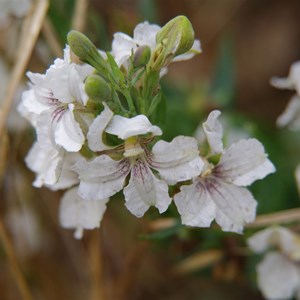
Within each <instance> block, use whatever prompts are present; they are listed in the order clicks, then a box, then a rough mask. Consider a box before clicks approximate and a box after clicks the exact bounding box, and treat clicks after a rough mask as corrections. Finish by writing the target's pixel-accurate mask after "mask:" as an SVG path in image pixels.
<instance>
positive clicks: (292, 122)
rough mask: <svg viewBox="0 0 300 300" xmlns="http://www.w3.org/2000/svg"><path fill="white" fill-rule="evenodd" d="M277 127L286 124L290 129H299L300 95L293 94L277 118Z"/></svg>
mask: <svg viewBox="0 0 300 300" xmlns="http://www.w3.org/2000/svg"><path fill="white" fill-rule="evenodd" d="M277 125H278V126H279V127H285V126H287V127H288V128H289V129H290V130H299V129H300V97H299V96H298V95H294V96H293V97H292V98H291V100H290V101H289V103H288V105H287V106H286V108H285V110H284V111H283V113H282V114H281V115H280V116H279V117H278V119H277Z"/></svg>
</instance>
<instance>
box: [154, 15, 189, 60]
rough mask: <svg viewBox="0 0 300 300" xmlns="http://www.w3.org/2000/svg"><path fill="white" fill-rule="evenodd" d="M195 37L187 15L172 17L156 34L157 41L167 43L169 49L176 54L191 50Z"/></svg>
mask: <svg viewBox="0 0 300 300" xmlns="http://www.w3.org/2000/svg"><path fill="white" fill-rule="evenodd" d="M194 39H195V33H194V29H193V26H192V24H191V22H190V21H189V19H188V18H187V17H185V16H178V17H176V18H174V19H172V20H171V21H169V22H168V23H167V24H166V25H165V26H164V27H162V28H161V30H160V31H159V32H158V33H157V35H156V43H157V44H158V43H165V44H166V47H167V49H168V51H169V52H170V53H171V52H172V54H173V55H174V56H177V55H180V54H183V53H185V52H187V51H188V50H190V49H191V48H192V46H193V43H194Z"/></svg>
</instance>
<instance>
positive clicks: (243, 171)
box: [174, 111, 275, 233]
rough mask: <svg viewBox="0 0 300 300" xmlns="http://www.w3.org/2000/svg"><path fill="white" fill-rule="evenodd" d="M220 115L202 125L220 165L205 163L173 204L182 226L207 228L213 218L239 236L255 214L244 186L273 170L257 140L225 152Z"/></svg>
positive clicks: (241, 142) (245, 141)
mask: <svg viewBox="0 0 300 300" xmlns="http://www.w3.org/2000/svg"><path fill="white" fill-rule="evenodd" d="M219 115H220V113H219V112H218V111H213V112H212V113H211V114H210V115H209V117H208V120H207V121H206V122H205V123H204V124H203V129H204V134H205V135H206V137H207V141H208V144H209V146H210V153H211V154H214V155H216V154H219V155H220V159H219V162H218V163H217V164H216V165H214V164H212V163H210V162H209V161H207V162H206V166H205V167H204V168H203V170H202V173H201V175H200V176H198V177H196V178H194V179H193V183H192V184H191V185H183V186H182V187H181V189H180V190H181V191H180V192H179V193H178V194H176V195H175V197H174V201H175V204H176V206H177V208H178V211H179V213H180V215H181V219H182V223H183V224H186V225H190V226H199V227H209V226H210V224H211V222H212V221H213V220H214V219H215V220H216V222H217V223H218V224H219V225H220V226H221V227H222V229H223V230H224V231H234V232H238V233H240V232H242V230H243V227H244V224H245V223H249V222H252V221H253V220H254V218H255V215H256V201H255V199H254V198H253V196H252V194H251V193H250V192H249V191H248V190H247V189H246V188H245V187H244V186H247V185H250V184H251V183H253V182H254V181H255V180H257V179H262V178H264V177H265V176H266V175H268V174H269V173H273V172H274V171H275V168H274V166H273V164H272V163H271V162H270V161H269V160H268V159H267V155H266V154H265V152H264V148H263V146H262V144H261V143H260V142H259V141H257V140H256V139H248V140H240V141H239V142H237V143H235V144H233V145H231V146H230V147H229V148H228V149H225V150H224V149H223V144H222V140H221V138H222V134H221V133H222V127H221V126H220V124H219V123H218V121H217V118H218V116H219Z"/></svg>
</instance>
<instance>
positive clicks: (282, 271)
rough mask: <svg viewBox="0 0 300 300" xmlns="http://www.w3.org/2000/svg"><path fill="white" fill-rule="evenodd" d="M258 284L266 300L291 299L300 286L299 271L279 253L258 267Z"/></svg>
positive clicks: (266, 259) (267, 256) (272, 255)
mask: <svg viewBox="0 0 300 300" xmlns="http://www.w3.org/2000/svg"><path fill="white" fill-rule="evenodd" d="M257 275H258V278H257V281H258V282H257V283H258V286H259V288H260V290H261V291H262V293H263V295H264V297H265V298H266V299H276V300H278V299H290V298H292V296H293V295H294V294H295V293H296V291H297V290H298V289H299V286H300V273H299V269H298V268H297V267H296V266H295V265H294V264H292V263H291V262H290V261H289V260H288V259H287V258H285V257H284V256H283V255H281V254H279V253H277V252H271V253H268V254H267V255H266V256H265V257H264V259H263V260H262V261H261V262H260V263H259V264H258V265H257Z"/></svg>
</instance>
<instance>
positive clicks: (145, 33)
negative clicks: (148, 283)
mask: <svg viewBox="0 0 300 300" xmlns="http://www.w3.org/2000/svg"><path fill="white" fill-rule="evenodd" d="M68 44H69V45H67V46H66V48H65V50H64V58H63V59H56V60H55V62H54V64H53V65H52V66H50V68H49V69H48V70H47V72H46V74H33V73H30V72H28V73H27V75H28V77H29V79H30V89H29V90H28V91H26V92H24V94H23V98H22V103H21V104H20V106H19V111H20V112H21V114H22V115H23V116H25V117H26V118H27V119H28V120H29V121H30V122H31V124H32V125H33V126H34V127H35V129H36V133H37V141H36V142H35V143H34V145H33V147H32V148H31V150H30V151H29V154H28V155H27V157H26V163H27V166H28V167H29V168H30V169H31V170H32V171H34V172H35V173H36V179H35V181H34V183H33V185H34V186H35V187H42V186H46V187H48V188H50V189H52V190H58V189H68V190H67V191H66V193H65V194H64V196H63V199H62V201H61V206H60V222H61V224H62V226H63V227H66V228H75V229H76V231H75V237H76V238H81V237H82V235H83V231H84V230H85V229H93V228H96V227H99V225H100V221H101V219H102V216H103V213H104V212H105V210H106V204H107V202H108V201H109V198H111V197H112V196H113V195H115V194H116V193H118V192H120V191H122V190H123V194H124V198H125V205H126V207H127V209H128V210H129V211H130V212H131V213H132V214H134V215H135V216H137V217H141V216H143V215H144V213H145V212H146V211H147V210H148V209H149V207H150V206H154V207H156V208H157V209H158V211H159V212H160V213H163V212H164V211H166V210H167V208H168V207H169V205H170V203H171V202H172V197H171V196H170V194H169V186H171V185H178V188H177V189H174V190H178V191H179V192H178V193H177V194H175V195H174V202H175V204H176V206H177V208H178V211H179V213H180V215H181V218H182V223H183V224H186V225H190V226H200V227H208V226H209V225H210V224H211V222H212V221H213V220H214V219H215V220H216V222H217V223H218V224H219V225H220V226H221V227H222V229H223V230H225V231H234V232H241V231H242V229H243V226H244V224H245V223H248V222H251V221H253V220H254V218H255V211H256V201H255V200H254V198H253V196H252V195H251V193H250V192H249V191H248V190H247V189H246V188H245V186H248V185H250V184H251V183H252V182H253V181H255V180H257V179H261V178H263V177H265V176H266V175H267V174H269V173H272V172H274V171H275V168H274V166H273V164H272V163H271V162H270V161H269V160H268V158H267V155H266V154H265V151H264V148H263V146H262V144H261V143H260V142H258V141H257V140H255V139H248V140H241V141H239V142H238V143H236V144H233V145H231V146H230V147H229V148H228V149H225V148H224V147H223V143H222V135H223V128H222V126H221V124H220V123H219V122H218V120H217V118H218V116H219V115H220V112H219V111H213V112H211V114H210V115H209V117H208V119H207V121H206V122H204V123H203V134H204V136H205V142H204V143H201V144H200V145H199V141H197V140H196V139H195V138H193V137H187V136H177V137H175V138H174V139H173V140H172V141H171V142H166V141H164V140H162V139H160V138H159V137H160V136H161V135H162V134H163V132H162V130H161V128H159V127H158V126H157V125H155V124H152V122H153V121H152V120H154V118H153V117H155V115H156V114H157V112H158V111H159V110H160V104H161V101H162V99H163V94H162V91H161V89H160V86H159V81H160V78H161V76H162V75H164V74H165V73H166V70H167V67H168V65H169V64H170V63H171V62H174V61H178V60H185V59H189V58H191V57H193V56H194V55H195V54H196V53H199V52H200V42H199V41H198V40H195V39H194V31H193V28H192V26H191V24H190V22H189V20H188V19H187V18H186V17H184V16H179V17H176V18H174V19H172V20H171V21H170V22H169V23H167V24H166V25H165V26H164V27H162V28H160V27H159V26H157V25H151V24H148V23H147V22H144V23H142V24H139V25H137V27H136V28H135V30H134V36H133V38H131V37H129V36H127V35H125V34H123V33H116V34H115V35H114V40H113V42H112V51H111V52H107V53H104V52H103V51H101V50H99V49H97V48H96V47H95V46H94V45H93V44H92V42H91V41H90V40H89V39H88V38H87V37H86V36H84V35H83V34H81V33H79V32H76V31H71V32H70V33H69V35H68ZM74 54H75V55H76V56H78V57H79V59H80V60H81V61H82V63H76V61H77V62H78V59H77V60H76V59H73V57H74ZM204 144H206V151H203V153H202V151H201V153H200V151H199V149H201V147H202V146H203V145H204Z"/></svg>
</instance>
